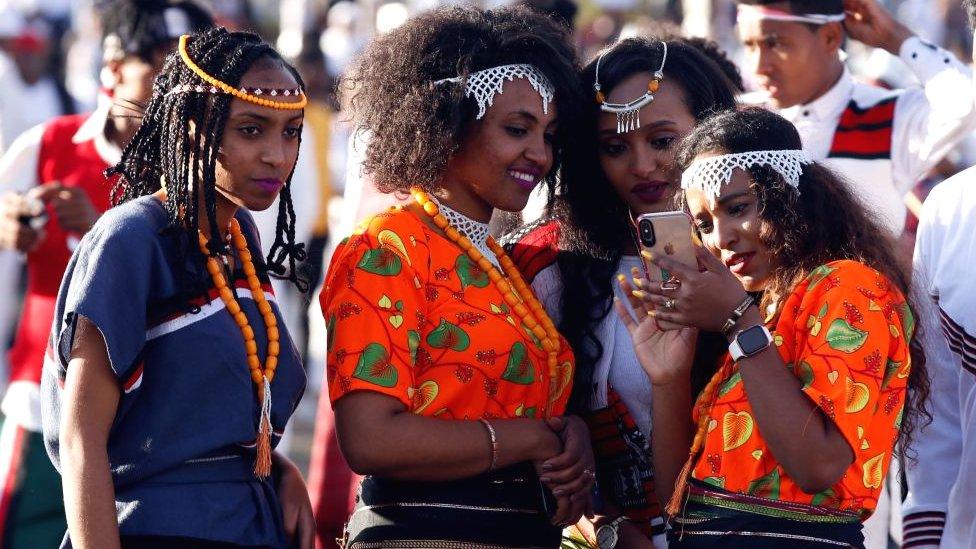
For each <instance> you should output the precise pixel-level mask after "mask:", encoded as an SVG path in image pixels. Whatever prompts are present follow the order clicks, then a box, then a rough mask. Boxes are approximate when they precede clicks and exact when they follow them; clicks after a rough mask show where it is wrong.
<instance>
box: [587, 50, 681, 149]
mask: <svg viewBox="0 0 976 549" xmlns="http://www.w3.org/2000/svg"><path fill="white" fill-rule="evenodd" d="M661 47H662V48H664V53H662V54H661V67H660V68H659V69H658V70H656V71H654V75H653V78H652V79H651V81H650V82H648V83H647V90H646V91H645V92H644V95H642V96H640V97H638V98H637V99H634V100H633V101H630V102H627V103H608V102H607V98H606V96H605V95H604V94H603V92H602V91H600V62H602V61H603V56H604V55H606V54H607V52H606V51H604V52H603V53H601V54H600V57H598V58H597V59H596V74H595V75H594V77H593V90H594V91H595V92H596V102H597V103H599V104H600V110H602V111H603V112H610V113H614V114H616V115H617V133H627V132H629V131H633V130H636V129H638V128H640V110H641V109H642V108H644V107H646V106H647V105H649V104H650V103H651V101H654V94H655V93H657V90H658V89H660V87H661V81H662V80H664V64H665V63H666V62H667V60H668V43H667V42H665V41H663V40H662V41H661Z"/></svg>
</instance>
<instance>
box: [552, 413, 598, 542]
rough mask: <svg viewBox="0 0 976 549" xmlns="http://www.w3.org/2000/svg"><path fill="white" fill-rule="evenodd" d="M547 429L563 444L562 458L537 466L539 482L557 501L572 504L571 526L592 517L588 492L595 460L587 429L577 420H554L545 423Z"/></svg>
mask: <svg viewBox="0 0 976 549" xmlns="http://www.w3.org/2000/svg"><path fill="white" fill-rule="evenodd" d="M548 425H549V428H550V429H552V430H553V431H555V432H556V433H557V434H558V435H559V438H560V439H561V440H562V441H563V451H562V453H561V454H559V455H557V456H555V457H552V458H550V459H547V460H546V461H544V462H542V463H541V464H539V466H538V468H539V474H540V479H541V480H542V482H543V484H545V485H546V486H547V487H548V488H549V489H550V490H552V493H553V495H555V496H556V497H557V498H561V497H566V498H569V500H570V501H571V502H572V505H571V509H570V510H568V514H569V515H571V516H569V517H561V518H564V521H566V522H569V523H570V524H573V523H575V522H576V521H577V520H579V518H580V515H586V516H592V515H593V498H592V494H591V492H590V489H591V488H592V487H593V483H594V481H595V480H596V474H595V473H594V471H595V470H596V459H595V458H594V456H593V447H592V446H591V445H590V429H589V427H587V426H586V423H585V422H584V421H583V420H582V419H580V418H579V417H576V416H565V417H555V418H550V419H549V420H548Z"/></svg>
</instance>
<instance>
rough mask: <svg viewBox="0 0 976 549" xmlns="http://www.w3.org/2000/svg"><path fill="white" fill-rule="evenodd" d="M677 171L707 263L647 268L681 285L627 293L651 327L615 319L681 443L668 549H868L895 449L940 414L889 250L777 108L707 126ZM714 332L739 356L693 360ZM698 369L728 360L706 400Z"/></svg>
mask: <svg viewBox="0 0 976 549" xmlns="http://www.w3.org/2000/svg"><path fill="white" fill-rule="evenodd" d="M678 164H679V165H680V166H681V167H683V168H684V169H685V170H684V175H683V176H682V189H683V192H682V194H681V200H682V203H683V204H684V206H685V208H686V209H687V211H688V212H689V213H690V214H691V215H692V217H693V218H694V220H695V224H696V226H697V232H698V234H699V235H700V237H701V240H702V242H703V244H704V246H703V247H702V248H700V249H699V253H698V261H699V264H700V265H695V266H691V265H682V264H680V263H677V262H675V261H673V260H671V259H669V258H664V257H649V259H650V260H651V261H653V262H654V263H655V264H656V265H657V266H659V267H661V268H663V269H667V270H668V271H670V272H671V273H673V274H674V276H675V278H676V280H677V283H676V284H673V285H669V286H668V287H667V288H663V287H659V286H652V285H650V284H649V283H648V281H647V280H646V279H644V278H637V279H635V280H634V284H635V285H636V286H637V287H638V288H639V289H637V290H634V288H633V286H632V285H631V284H630V283H629V282H628V281H626V280H624V281H621V283H620V286H621V289H622V290H624V291H625V292H626V293H627V295H628V296H629V297H630V299H629V301H630V306H631V308H632V310H633V311H637V313H636V314H635V313H633V312H631V310H628V309H627V308H625V307H624V306H623V305H622V304H621V303H620V302H618V303H617V307H616V308H617V312H618V314H619V315H620V316H621V318H622V319H623V321H624V322H625V323H626V324H627V326H628V328H629V329H630V331H631V335H632V337H633V340H634V343H635V346H636V353H637V357H638V359H639V360H640V362H641V365H642V366H643V367H644V369H645V371H646V372H647V375H648V377H649V378H650V380H651V383H652V385H653V398H654V403H655V405H654V414H655V415H654V417H655V422H656V424H657V425H658V426H661V427H663V428H664V432H666V433H668V434H669V437H668V441H669V442H670V444H669V445H659V444H658V443H657V442H655V445H654V449H655V454H654V465H655V471H656V472H657V476H658V479H659V482H658V483H657V486H658V487H659V491H660V493H661V495H662V496H663V497H664V498H670V503H669V504H668V507H667V513H668V514H669V516H670V517H671V520H672V522H671V526H672V530H671V542H672V546H676V547H712V546H717V545H721V546H722V547H750V548H751V547H773V546H777V547H778V546H781V545H783V544H786V543H792V544H796V543H799V544H802V545H803V546H810V547H820V546H824V547H828V546H838V545H843V546H845V547H862V546H863V535H862V534H861V521H863V520H864V519H866V518H867V517H868V516H870V515H871V513H872V511H873V510H874V508H875V505H876V503H877V498H878V495H879V493H880V490H881V489H882V483H883V480H884V477H885V474H886V472H887V470H888V465H889V463H890V461H891V459H892V454H893V452H895V450H894V449H895V448H896V446H895V443H896V441H898V442H899V447H900V448H909V447H910V442H911V441H910V440H908V439H909V438H910V433H911V430H912V427H914V426H916V425H919V424H920V423H921V422H922V421H923V418H924V417H925V416H927V415H928V414H927V412H926V410H925V406H924V403H925V401H926V398H927V395H928V384H927V378H926V374H925V362H924V358H923V356H922V355H921V353H920V348H919V345H918V343H917V337H916V336H917V334H916V333H915V322H914V314H913V311H914V310H915V308H914V305H913V303H912V300H911V299H910V298H909V297H908V295H909V279H908V275H907V273H906V272H905V271H904V270H903V269H902V266H901V265H900V264H899V262H898V260H897V258H896V257H895V255H894V253H893V252H892V250H893V249H894V246H893V243H892V242H891V241H890V240H889V238H888V237H887V235H886V232H885V231H884V230H883V229H882V228H881V227H880V225H879V224H878V222H877V221H876V220H874V219H872V218H870V217H869V216H868V215H867V214H866V213H865V212H864V210H863V209H862V208H860V207H859V206H858V202H857V200H856V199H855V197H854V196H853V195H852V194H851V193H850V191H848V190H847V188H846V187H845V185H844V184H843V182H842V181H841V180H840V179H839V178H838V177H837V176H836V175H834V174H833V173H832V172H830V171H828V170H826V169H825V168H823V167H821V166H819V165H818V164H816V163H812V162H810V161H809V160H808V159H807V158H806V156H805V154H804V153H803V152H802V150H801V146H800V137H799V135H798V134H797V132H796V129H795V128H794V127H793V126H792V125H791V124H790V123H789V122H787V121H786V120H784V119H783V118H781V117H779V116H778V115H775V114H773V113H770V112H768V111H766V110H763V109H758V108H749V109H745V110H742V111H738V112H726V113H722V114H718V115H715V116H714V117H712V118H710V119H708V120H706V121H705V122H703V123H702V124H701V125H699V126H698V127H697V128H696V129H695V131H694V132H692V134H691V135H690V136H689V137H688V138H687V139H686V140H685V142H684V143H683V144H682V146H681V149H680V151H679V154H678ZM658 322H662V324H658ZM672 328H674V329H672ZM702 330H704V331H712V332H722V333H723V334H724V335H725V336H726V337H727V341H728V343H729V347H728V352H724V351H723V352H720V353H711V354H708V352H707V350H704V349H700V348H699V349H698V350H696V349H695V343H694V342H695V336H696V333H697V332H698V331H702ZM693 362H694V363H695V364H696V366H694V367H697V364H701V363H705V364H707V363H709V362H711V363H712V364H715V363H717V364H718V369H717V371H716V372H715V373H714V375H713V376H712V377H711V379H710V380H709V382H708V384H707V385H706V387H705V388H704V389H703V390H702V391H701V393H700V394H698V396H697V398H696V399H692V398H690V397H689V394H691V392H690V391H689V378H690V377H691V376H692V369H693ZM689 420H690V421H689ZM658 432H660V431H659V430H656V431H655V436H657V433H658ZM689 448H690V452H689V451H686V449H689ZM895 453H897V452H895ZM665 501H667V499H665ZM723 532H725V533H726V534H723ZM730 532H735V533H736V534H734V535H733V534H729V533H730Z"/></svg>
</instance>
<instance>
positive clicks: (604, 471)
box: [506, 38, 741, 547]
mask: <svg viewBox="0 0 976 549" xmlns="http://www.w3.org/2000/svg"><path fill="white" fill-rule="evenodd" d="M665 44H666V48H667V49H666V52H667V58H666V59H664V55H665ZM597 64H599V79H597ZM662 66H663V72H662V73H661V74H658V71H659V69H661V67H662ZM662 74H663V76H662ZM726 75H727V76H728V78H726ZM581 78H582V80H583V84H584V86H586V87H587V88H588V89H589V90H591V91H592V90H594V89H595V88H597V87H599V90H600V92H601V97H600V98H602V99H603V100H604V102H603V103H602V104H601V103H600V102H599V101H598V98H596V97H594V96H591V97H592V99H591V101H590V102H589V103H588V106H587V108H586V110H585V111H584V114H583V117H582V128H581V130H580V131H579V132H578V134H577V137H576V139H574V140H573V141H572V142H571V143H570V144H569V146H568V148H567V152H566V154H565V158H566V160H565V163H564V168H563V173H562V180H561V186H560V193H559V195H558V197H557V198H556V202H555V208H554V212H553V215H552V216H551V217H549V218H546V219H544V220H542V221H540V222H537V223H534V224H531V225H529V226H527V227H525V228H523V229H521V230H519V231H516V232H515V233H513V234H512V235H510V236H509V237H507V239H506V240H507V241H508V242H509V243H510V246H511V248H510V250H511V254H512V259H513V260H514V261H515V263H516V265H517V266H518V267H519V269H520V271H521V272H522V273H523V275H524V276H525V277H526V279H527V280H530V281H531V283H532V287H533V289H534V290H535V291H536V293H537V295H539V298H540V299H541V300H542V302H543V303H544V304H545V305H546V307H547V310H548V311H549V313H550V314H551V315H552V316H553V319H554V320H557V322H558V325H559V327H560V330H561V331H562V332H563V333H564V334H565V335H566V338H567V339H568V340H569V342H570V344H571V345H572V347H573V349H574V351H575V352H576V359H577V360H576V380H575V383H574V385H573V387H574V389H573V395H572V397H571V399H570V406H571V410H573V411H575V412H580V413H586V414H587V416H588V422H589V424H590V426H591V429H592V431H593V436H592V438H593V440H594V443H595V448H594V449H595V451H596V456H597V482H598V483H599V486H600V490H599V498H600V500H601V502H600V503H602V505H601V507H602V511H601V512H600V513H599V514H598V516H597V517H596V519H595V520H593V521H592V522H591V523H581V525H580V526H581V528H582V530H583V533H584V535H585V536H587V537H590V538H591V539H592V538H594V537H596V538H600V537H603V538H604V544H605V545H606V544H607V542H606V538H607V536H608V535H609V536H611V537H612V535H613V534H616V536H617V538H618V539H619V544H620V545H621V546H627V547H640V546H649V545H650V544H651V543H652V541H653V543H654V544H655V545H657V546H658V547H661V546H664V545H665V544H666V541H665V539H664V518H663V516H662V514H661V509H660V505H659V504H658V501H657V498H656V496H655V494H654V485H655V483H654V482H653V478H654V475H653V469H652V466H651V465H652V464H651V459H650V451H649V450H650V434H651V430H652V424H653V421H652V418H651V407H652V401H651V398H650V396H651V385H650V382H649V381H648V380H647V377H646V376H645V375H644V373H643V371H642V369H641V367H640V364H639V363H638V362H637V358H636V357H635V356H634V353H633V351H632V350H631V348H632V346H631V345H630V340H629V335H628V334H627V330H626V328H625V326H624V325H623V324H622V323H620V322H619V321H618V319H617V317H616V315H614V314H613V312H612V311H611V304H612V298H613V296H614V285H615V283H614V278H615V276H616V275H618V274H626V275H627V276H630V273H631V270H632V269H634V268H637V267H638V266H639V265H640V264H641V262H640V258H639V257H638V256H637V247H636V244H635V240H634V238H635V230H634V228H633V225H632V221H631V219H632V218H634V217H636V216H637V215H640V214H644V213H651V212H660V211H666V210H669V209H673V206H671V201H672V198H673V196H674V191H675V190H676V189H677V188H678V176H679V174H678V172H677V171H676V170H675V169H674V168H673V155H674V148H675V147H676V145H677V142H678V140H679V139H680V138H681V137H683V136H685V135H687V134H688V133H689V132H690V131H691V130H692V128H694V126H695V124H696V123H697V122H698V121H699V120H701V119H704V118H705V117H706V116H708V115H709V114H711V113H712V112H714V111H716V110H725V109H729V108H732V107H734V106H735V93H736V91H737V89H738V87H739V86H741V79H739V78H738V74H737V73H736V72H735V67H734V65H732V64H731V62H729V61H728V60H727V59H725V57H724V54H723V53H722V52H721V51H720V50H718V48H717V47H716V46H715V45H714V44H711V43H708V42H704V41H701V42H691V41H689V40H686V39H683V38H666V39H665V41H662V40H661V39H658V38H630V39H626V40H622V41H620V42H618V43H617V44H614V45H613V46H611V47H610V48H608V49H607V50H605V51H604V52H602V53H601V54H600V55H599V56H598V57H596V58H595V59H593V60H592V61H591V62H590V63H589V65H587V67H586V68H584V69H583V71H582V73H581ZM653 82H657V84H656V85H654V86H653V87H655V88H656V90H655V92H654V93H653V95H652V96H647V95H646V93H647V92H648V90H649V86H651V84H652V83H653ZM637 97H653V99H652V100H650V101H649V102H648V104H646V105H643V106H640V107H639V108H637V109H635V110H634V111H633V115H629V116H634V117H635V118H633V120H634V121H635V122H634V124H633V125H634V126H636V128H634V129H628V128H622V127H620V125H619V124H618V120H617V118H618V114H619V113H618V112H612V111H607V110H605V109H604V108H603V106H604V105H606V104H607V102H610V103H611V104H624V103H631V102H633V101H632V100H633V99H634V98H637ZM624 129H626V130H627V131H622V130H624ZM620 342H623V345H621V344H620ZM608 431H609V432H612V433H613V435H612V436H608V435H607V433H608ZM621 517H625V518H624V519H621ZM618 519H621V520H618ZM601 529H602V530H603V532H602V536H598V535H597V533H598V532H600V531H601Z"/></svg>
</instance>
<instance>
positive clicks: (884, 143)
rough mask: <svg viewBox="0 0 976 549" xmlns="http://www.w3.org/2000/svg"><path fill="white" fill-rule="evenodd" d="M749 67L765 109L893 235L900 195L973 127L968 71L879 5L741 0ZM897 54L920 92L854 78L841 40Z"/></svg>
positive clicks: (871, 1)
mask: <svg viewBox="0 0 976 549" xmlns="http://www.w3.org/2000/svg"><path fill="white" fill-rule="evenodd" d="M737 2H738V25H739V37H740V39H741V41H742V43H743V45H744V46H745V53H746V59H747V63H746V67H745V68H746V69H747V72H752V73H753V76H754V77H755V80H756V82H757V84H758V85H759V86H760V88H761V92H759V93H757V94H751V96H749V97H746V98H745V99H746V101H749V102H761V103H765V104H766V105H767V106H769V107H770V108H772V109H774V110H776V111H777V112H778V113H779V114H781V115H782V116H784V117H785V118H786V119H788V120H790V121H791V122H793V124H794V125H796V127H797V130H799V132H800V136H801V138H802V139H803V148H804V150H805V151H806V152H807V154H809V155H810V157H811V158H813V159H814V160H817V161H823V162H824V164H826V165H827V166H830V167H832V168H834V169H836V170H837V171H838V172H840V173H841V174H842V175H844V176H845V177H846V178H847V179H848V180H849V181H850V183H851V185H852V187H853V189H854V190H855V192H856V193H857V194H858V195H859V196H860V197H861V198H862V200H863V202H864V204H865V206H866V207H867V208H869V209H870V210H871V211H872V212H874V213H875V214H876V215H877V216H878V218H879V220H881V221H882V222H883V223H884V225H885V226H886V227H888V228H889V229H890V230H891V231H892V232H893V234H895V235H896V236H897V235H900V234H901V232H902V229H903V228H904V223H905V216H906V212H907V210H906V207H905V203H904V196H905V194H906V193H908V191H909V190H911V188H912V187H913V186H914V185H915V183H916V182H917V181H918V180H919V179H921V178H922V177H923V176H924V175H925V174H926V173H927V172H928V171H929V170H931V169H932V168H933V167H934V166H935V165H936V164H937V163H938V162H939V160H940V159H942V157H943V156H944V155H945V154H946V153H947V152H948V151H949V150H950V149H951V148H952V147H953V146H954V145H955V144H956V143H957V142H958V141H959V140H960V139H962V138H963V137H964V136H965V135H966V134H967V133H969V132H970V131H972V130H973V128H974V127H976V102H974V96H976V93H974V87H973V81H972V73H971V71H970V69H969V68H968V67H967V66H966V65H964V64H963V63H961V62H960V61H959V60H958V59H957V58H956V57H955V56H954V55H953V54H951V53H949V52H948V51H946V50H944V49H942V48H939V47H936V46H934V45H932V44H930V43H928V42H925V41H924V40H922V39H920V38H919V37H917V36H915V35H914V34H912V32H911V31H910V30H908V29H907V28H906V27H905V26H904V25H902V24H900V23H898V22H897V21H896V20H895V19H894V18H893V17H892V16H891V14H889V13H888V12H887V11H885V10H884V8H882V7H881V6H879V5H878V3H877V2H876V0H788V1H775V0H737ZM845 36H846V37H849V38H851V39H854V40H858V41H860V42H862V43H864V44H866V45H868V46H873V47H878V48H882V49H885V50H887V51H888V52H890V53H892V54H893V55H896V56H898V57H900V58H901V59H902V61H903V62H904V63H905V64H906V65H907V66H908V68H909V69H910V70H911V72H912V73H914V74H915V76H916V77H917V78H918V80H919V82H920V83H921V87H917V88H910V89H904V90H886V89H883V88H879V87H875V86H870V85H867V84H864V83H861V82H857V81H855V80H854V78H853V76H852V75H851V73H850V72H849V71H848V69H847V68H846V67H845V66H844V63H843V61H842V59H841V56H840V48H841V46H842V45H843V42H844V38H845Z"/></svg>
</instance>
